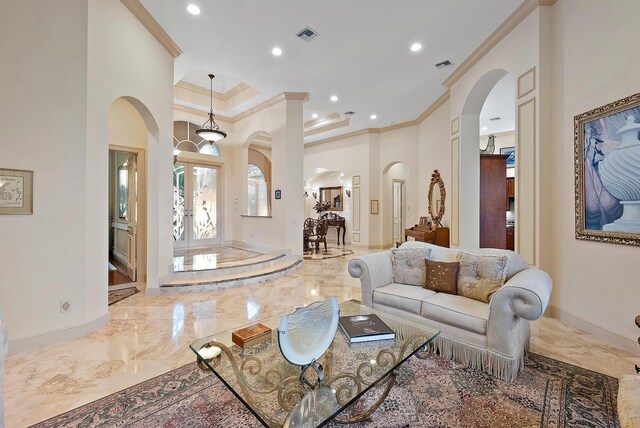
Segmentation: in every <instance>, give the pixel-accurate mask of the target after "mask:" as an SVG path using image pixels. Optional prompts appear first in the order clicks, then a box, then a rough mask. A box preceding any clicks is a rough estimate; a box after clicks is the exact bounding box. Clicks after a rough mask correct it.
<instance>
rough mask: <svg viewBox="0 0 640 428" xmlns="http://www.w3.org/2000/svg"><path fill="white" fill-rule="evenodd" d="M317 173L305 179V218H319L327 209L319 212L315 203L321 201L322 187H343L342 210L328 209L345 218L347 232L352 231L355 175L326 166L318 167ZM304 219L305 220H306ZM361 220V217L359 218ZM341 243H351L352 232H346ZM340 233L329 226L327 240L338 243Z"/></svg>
mask: <svg viewBox="0 0 640 428" xmlns="http://www.w3.org/2000/svg"><path fill="white" fill-rule="evenodd" d="M316 172H317V173H316V174H314V175H312V176H310V177H308V178H306V179H305V180H304V188H305V194H304V195H305V205H304V219H307V218H314V219H315V218H318V216H319V215H320V214H322V213H325V212H327V211H322V212H317V211H316V210H315V208H314V207H315V205H316V203H317V202H319V201H320V189H321V188H331V187H341V188H342V208H341V209H340V210H334V209H331V210H328V211H331V212H334V213H336V214H338V215H339V216H341V217H344V218H345V222H346V225H347V229H348V230H347V232H351V231H352V230H353V220H354V218H353V209H354V205H353V199H352V198H353V194H352V187H351V186H352V182H353V177H351V176H347V175H346V174H345V173H344V172H343V171H337V170H327V169H325V168H316ZM304 219H303V220H304ZM358 220H359V219H358ZM340 239H341V241H340V242H341V245H344V244H345V243H349V244H350V243H351V234H350V233H346V234H345V238H344V239H345V241H346V242H342V237H340ZM337 240H338V235H337V230H336V229H335V228H333V227H330V228H329V231H328V232H327V241H328V242H329V243H337Z"/></svg>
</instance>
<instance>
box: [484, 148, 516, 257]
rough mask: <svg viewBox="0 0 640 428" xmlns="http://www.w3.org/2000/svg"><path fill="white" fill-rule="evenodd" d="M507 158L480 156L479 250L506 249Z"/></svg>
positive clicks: (501, 156) (504, 156) (503, 156)
mask: <svg viewBox="0 0 640 428" xmlns="http://www.w3.org/2000/svg"><path fill="white" fill-rule="evenodd" d="M507 157H509V155H480V247H481V248H503V249H506V248H507V227H506V222H507V219H506V209H505V201H506V200H507Z"/></svg>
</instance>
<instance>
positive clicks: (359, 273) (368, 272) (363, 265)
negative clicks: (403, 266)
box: [349, 251, 393, 307]
mask: <svg viewBox="0 0 640 428" xmlns="http://www.w3.org/2000/svg"><path fill="white" fill-rule="evenodd" d="M349 274H350V275H351V276H352V277H353V278H360V286H361V291H362V304H363V305H365V306H369V307H371V306H373V290H375V289H376V288H378V287H382V286H384V285H389V284H391V283H392V282H393V264H392V263H391V252H389V251H383V252H380V253H373V254H366V255H364V256H360V257H356V258H354V259H351V261H350V262H349Z"/></svg>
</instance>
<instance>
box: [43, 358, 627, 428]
mask: <svg viewBox="0 0 640 428" xmlns="http://www.w3.org/2000/svg"><path fill="white" fill-rule="evenodd" d="M617 388H618V381H617V379H615V378H612V377H609V376H606V375H603V374H601V373H596V372H592V371H590V370H586V369H582V368H579V367H576V366H572V365H570V364H566V363H562V362H560V361H557V360H553V359H551V358H546V357H542V356H540V355H536V354H529V356H528V358H527V360H526V368H525V370H524V371H523V372H522V373H521V374H520V376H519V377H518V379H517V380H516V381H515V382H513V383H508V382H503V381H500V380H497V379H495V378H493V377H491V376H489V375H487V374H484V373H481V372H478V371H475V370H472V369H468V368H466V367H462V366H460V365H459V364H457V363H454V362H451V361H448V360H444V359H442V358H440V357H439V356H434V357H431V358H429V359H428V360H419V359H417V358H411V359H410V360H409V362H408V363H406V364H404V365H403V366H402V368H401V370H400V376H399V377H398V380H397V382H396V385H395V386H394V388H393V389H392V391H391V393H390V394H389V396H388V397H387V399H386V400H385V402H384V403H383V405H382V406H381V407H380V408H379V409H378V411H377V412H376V413H374V414H373V416H372V421H371V422H366V423H359V424H356V425H352V426H357V427H385V428H387V427H433V428H436V427H437V428H446V427H464V428H466V427H473V428H484V427H487V428H488V427H491V428H503V427H504V428H506V427H509V428H512V427H519V428H520V427H528V428H533V427H545V428H546V427H593V428H596V427H597V428H614V427H615V428H618V427H619V423H618V419H617V414H616V398H617ZM35 426H36V427H40V428H45V427H166V428H169V427H170V428H174V427H220V428H222V427H225V428H229V427H243V428H244V427H259V426H261V425H260V424H259V423H258V422H257V420H256V419H255V418H254V417H253V416H252V415H251V413H249V411H248V410H246V409H245V408H244V407H243V405H242V404H240V402H239V401H238V400H237V399H236V398H235V397H234V396H233V395H232V394H231V392H229V391H228V390H227V389H226V388H225V387H224V386H223V385H222V384H221V383H220V382H219V381H218V380H217V378H216V377H215V376H214V375H213V374H209V373H204V372H202V371H201V370H200V369H198V368H197V366H196V364H195V363H192V364H188V365H186V366H183V367H180V368H178V369H176V370H173V371H171V372H168V373H165V374H163V375H161V376H158V377H156V378H153V379H150V380H148V381H146V382H143V383H140V384H138V385H135V386H133V387H131V388H127V389H125V390H123V391H120V392H118V393H115V394H112V395H110V396H107V397H105V398H102V399H100V400H97V401H94V402H93V403H90V404H87V405H85V406H82V407H79V408H77V409H75V410H71V411H69V412H67V413H64V414H62V415H60V416H56V417H54V418H52V419H49V420H48V421H45V422H42V423H40V424H38V425H35ZM329 426H334V425H333V424H329ZM335 426H344V425H337V424H336V425H335Z"/></svg>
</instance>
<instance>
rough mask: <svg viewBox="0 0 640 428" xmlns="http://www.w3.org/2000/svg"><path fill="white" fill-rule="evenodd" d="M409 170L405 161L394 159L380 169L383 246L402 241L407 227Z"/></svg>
mask: <svg viewBox="0 0 640 428" xmlns="http://www.w3.org/2000/svg"><path fill="white" fill-rule="evenodd" d="M410 173H411V171H410V170H409V165H407V164H406V163H405V162H400V161H394V162H390V163H389V164H387V166H385V167H384V169H383V170H382V203H381V206H382V210H381V213H382V216H383V222H382V242H383V243H384V244H385V246H389V245H394V244H395V243H396V242H402V241H404V230H405V229H406V227H407V186H406V183H407V182H408V181H409V180H410V178H411V176H410Z"/></svg>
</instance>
